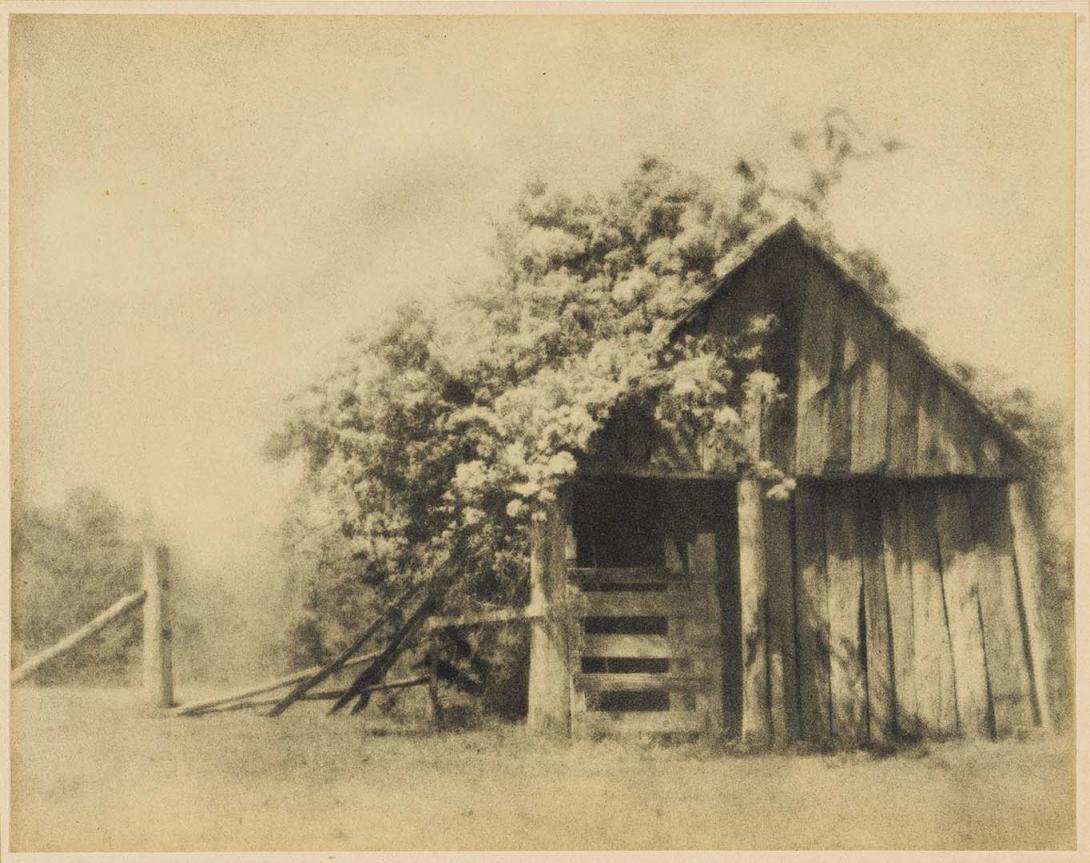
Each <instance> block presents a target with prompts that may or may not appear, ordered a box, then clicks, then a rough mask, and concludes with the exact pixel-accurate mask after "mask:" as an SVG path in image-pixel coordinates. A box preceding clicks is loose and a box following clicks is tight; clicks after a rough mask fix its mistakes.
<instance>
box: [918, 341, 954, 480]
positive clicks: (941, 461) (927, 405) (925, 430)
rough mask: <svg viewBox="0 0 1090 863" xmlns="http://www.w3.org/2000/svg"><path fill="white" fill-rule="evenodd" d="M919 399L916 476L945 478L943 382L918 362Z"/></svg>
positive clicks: (946, 466)
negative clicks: (942, 428)
mask: <svg viewBox="0 0 1090 863" xmlns="http://www.w3.org/2000/svg"><path fill="white" fill-rule="evenodd" d="M916 374H917V375H918V377H919V398H918V400H917V402H916V429H917V431H916V473H917V475H919V476H943V475H945V474H946V473H948V465H947V463H946V453H945V451H944V450H943V447H942V439H941V438H942V430H941V427H942V404H941V400H942V382H941V381H939V380H938V378H937V376H936V375H935V373H934V372H933V371H931V370H930V369H929V368H927V367H926V366H925V365H924V364H923V363H922V362H917V366H916Z"/></svg>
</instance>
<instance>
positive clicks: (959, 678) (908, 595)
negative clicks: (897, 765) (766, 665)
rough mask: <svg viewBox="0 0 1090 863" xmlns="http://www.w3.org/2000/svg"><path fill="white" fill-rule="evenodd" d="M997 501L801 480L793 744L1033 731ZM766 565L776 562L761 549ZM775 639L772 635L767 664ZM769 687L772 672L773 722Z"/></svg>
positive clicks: (1014, 586) (983, 492) (867, 483)
mask: <svg viewBox="0 0 1090 863" xmlns="http://www.w3.org/2000/svg"><path fill="white" fill-rule="evenodd" d="M1006 501H1007V492H1006V487H1005V485H1004V484H1002V483H998V482H994V481H990V480H974V481H969V480H961V479H949V480H928V481H912V482H905V481H896V480H873V479H871V480H854V479H846V480H822V481H816V480H812V481H803V482H801V483H800V485H799V487H798V489H797V490H796V492H795V495H794V497H793V500H792V503H791V508H792V510H793V512H792V515H791V517H790V519H789V522H790V523H791V524H792V526H793V531H794V540H795V541H794V546H793V547H794V549H795V551H794V555H793V559H794V568H795V574H794V578H793V581H794V584H795V627H796V630H795V635H796V637H795V645H796V650H795V656H794V662H793V663H792V666H793V668H794V670H795V676H794V678H793V682H794V684H795V689H796V692H797V696H796V697H797V701H796V704H797V714H796V716H797V724H796V726H795V727H797V735H798V737H800V738H802V739H806V740H813V741H820V740H824V739H827V738H828V737H830V736H831V737H833V738H836V739H839V740H841V741H843V742H852V743H860V742H864V741H867V740H870V741H872V742H886V741H889V740H891V739H895V738H898V737H900V738H906V737H908V738H912V737H916V736H920V735H923V736H933V737H942V736H946V735H950V734H957V733H962V734H967V735H980V736H1004V735H1007V734H1010V733H1012V732H1013V731H1014V730H1015V729H1017V728H1019V727H1026V726H1030V725H1033V724H1034V723H1035V716H1034V709H1033V704H1034V694H1033V670H1032V668H1030V666H1029V663H1028V657H1029V654H1030V651H1029V650H1028V647H1027V640H1026V639H1027V633H1026V629H1025V624H1024V623H1023V619H1022V618H1023V616H1022V615H1021V613H1020V610H1019V583H1018V570H1017V566H1016V557H1015V547H1014V541H1013V538H1012V531H1011V522H1010V518H1009V515H1008V511H1007V508H1006ZM767 521H768V516H767V511H766V514H765V522H766V523H767ZM766 548H767V544H766ZM764 565H765V567H766V571H767V572H768V574H769V575H771V573H772V570H773V569H774V568H775V567H776V566H777V564H774V563H772V562H770V557H769V556H768V555H767V554H766V555H765V561H764ZM773 620H774V617H773V616H772V615H770V616H769V622H770V629H771V628H772V626H773V625H774V624H773ZM774 643H775V635H774V633H773V632H771V631H770V632H769V638H768V641H767V650H768V652H769V661H770V668H771V666H772V664H774V663H775V662H777V661H779V660H778V659H776V658H775V656H776V655H775V653H774V648H773V644H774ZM776 685H777V684H776V677H775V675H774V674H770V675H769V692H768V694H767V695H763V697H764V698H766V699H768V703H770V705H771V706H772V714H773V728H775V725H776V717H775V705H776V702H777V694H776ZM785 717H786V718H788V719H789V718H790V717H791V714H790V713H785Z"/></svg>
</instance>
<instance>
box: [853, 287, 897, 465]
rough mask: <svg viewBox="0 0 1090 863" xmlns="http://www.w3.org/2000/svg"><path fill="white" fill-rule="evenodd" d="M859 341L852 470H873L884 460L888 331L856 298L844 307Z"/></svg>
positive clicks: (854, 393)
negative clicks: (847, 311)
mask: <svg viewBox="0 0 1090 863" xmlns="http://www.w3.org/2000/svg"><path fill="white" fill-rule="evenodd" d="M849 309H850V314H849V320H850V321H851V324H852V329H853V331H854V333H855V334H856V339H857V341H858V349H857V350H858V357H857V358H856V363H855V369H854V370H853V374H852V377H851V424H852V435H851V448H852V452H851V472H852V473H855V474H866V473H875V472H877V471H879V470H880V469H881V468H882V467H883V466H884V465H885V463H886V431H887V420H888V412H889V331H888V330H887V329H886V327H885V326H884V325H883V324H882V322H881V321H879V320H878V317H877V316H876V315H875V314H874V312H873V311H872V310H871V309H869V308H865V307H863V305H862V303H861V302H860V301H859V300H857V299H855V298H851V299H848V298H845V310H849Z"/></svg>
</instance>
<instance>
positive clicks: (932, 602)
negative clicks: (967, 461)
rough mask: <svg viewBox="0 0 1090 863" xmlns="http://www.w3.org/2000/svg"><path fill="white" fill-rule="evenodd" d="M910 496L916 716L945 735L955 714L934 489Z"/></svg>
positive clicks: (933, 732) (930, 731)
mask: <svg viewBox="0 0 1090 863" xmlns="http://www.w3.org/2000/svg"><path fill="white" fill-rule="evenodd" d="M908 500H909V550H910V554H911V557H912V600H913V601H912V634H913V638H914V651H913V652H914V654H915V661H916V665H915V678H916V707H917V714H918V716H919V721H920V726H921V728H920V730H921V731H922V732H923V733H925V734H927V735H929V736H937V737H945V736H948V735H951V734H954V733H956V732H957V727H958V718H957V696H956V695H955V692H954V660H953V656H952V655H951V652H950V630H949V627H948V625H947V621H946V601H945V599H944V598H943V592H942V568H941V564H940V561H939V541H938V534H937V532H936V528H935V492H934V488H933V487H931V486H930V485H918V484H915V485H913V486H912V487H911V488H910V491H909V496H908Z"/></svg>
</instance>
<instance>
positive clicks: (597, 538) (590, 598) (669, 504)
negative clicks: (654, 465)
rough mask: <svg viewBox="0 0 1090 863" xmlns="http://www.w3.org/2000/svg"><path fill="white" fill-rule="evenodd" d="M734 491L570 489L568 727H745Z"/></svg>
mask: <svg viewBox="0 0 1090 863" xmlns="http://www.w3.org/2000/svg"><path fill="white" fill-rule="evenodd" d="M735 506H736V505H735V489H734V485H733V484H732V483H727V482H713V481H706V480H664V479H655V480H650V479H633V478H616V479H613V478H611V479H595V480H588V481H583V482H579V483H577V484H576V485H575V487H574V488H573V490H572V501H571V521H570V535H569V539H570V540H572V541H571V542H570V543H569V552H568V555H567V556H568V577H569V589H570V590H571V591H572V593H573V594H574V595H575V596H576V597H577V602H576V606H575V607H576V608H577V609H578V614H577V615H576V618H577V619H576V621H575V622H574V625H575V628H576V632H575V633H574V635H575V638H574V639H573V641H572V649H571V653H570V654H569V661H570V667H571V671H572V684H573V685H572V704H571V721H572V729H573V731H575V732H576V733H580V732H582V733H592V734H593V733H603V732H604V733H613V732H623V731H647V732H685V731H716V732H718V731H721V730H725V731H726V732H727V733H728V734H737V733H738V731H739V729H740V725H741V638H740V624H739V620H740V618H739V612H738V550H737V549H738V542H737V519H736V516H735V511H736V510H735Z"/></svg>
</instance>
